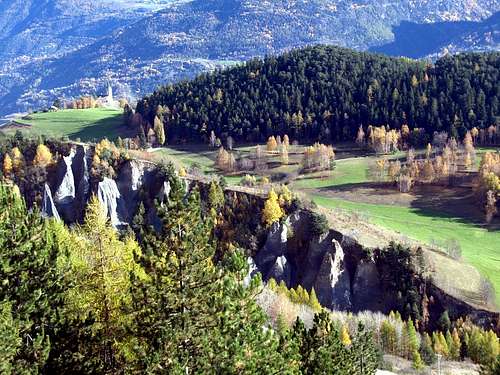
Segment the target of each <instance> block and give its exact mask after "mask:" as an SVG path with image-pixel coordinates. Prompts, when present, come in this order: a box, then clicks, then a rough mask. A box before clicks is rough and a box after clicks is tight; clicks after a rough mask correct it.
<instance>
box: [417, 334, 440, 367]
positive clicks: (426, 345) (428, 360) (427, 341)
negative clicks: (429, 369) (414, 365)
mask: <svg viewBox="0 0 500 375" xmlns="http://www.w3.org/2000/svg"><path fill="white" fill-rule="evenodd" d="M420 356H421V358H422V360H423V361H424V362H425V364H427V365H432V364H433V363H434V362H436V354H435V353H434V350H433V348H432V339H431V337H430V336H429V334H428V333H427V332H425V333H424V335H423V338H422V341H421V343H420Z"/></svg>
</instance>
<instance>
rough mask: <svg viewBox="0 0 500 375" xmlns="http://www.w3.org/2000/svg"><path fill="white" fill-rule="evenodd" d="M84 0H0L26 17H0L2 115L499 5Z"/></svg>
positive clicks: (425, 0) (378, 37)
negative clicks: (58, 99)
mask: <svg viewBox="0 0 500 375" xmlns="http://www.w3.org/2000/svg"><path fill="white" fill-rule="evenodd" d="M82 2H83V0H43V4H45V5H44V6H43V7H42V8H43V11H41V10H40V5H37V4H41V3H39V2H35V1H31V2H28V3H26V4H31V5H23V4H24V2H21V1H20V0H6V2H3V3H2V5H1V6H3V7H6V5H5V4H11V7H10V8H9V9H11V8H12V7H14V8H16V7H17V9H19V11H18V13H19V14H26V15H27V16H26V17H25V18H23V17H17V18H15V17H14V18H15V19H16V20H17V21H15V20H9V17H8V14H11V13H12V14H13V12H12V10H10V11H9V12H6V13H5V14H4V13H3V12H2V13H1V14H0V30H2V33H1V34H0V40H2V41H3V42H4V43H5V45H6V46H7V48H5V49H4V52H3V55H4V56H3V61H4V62H3V63H0V114H1V113H8V112H11V111H13V110H15V109H18V108H19V109H28V108H30V107H33V106H34V107H37V106H40V105H43V104H46V103H49V102H50V101H51V100H53V99H54V98H56V97H59V96H63V97H64V96H69V97H71V96H75V95H80V94H82V93H93V94H95V93H100V92H101V90H102V88H103V87H104V85H105V83H106V82H107V80H108V79H112V80H113V82H114V86H117V87H116V89H117V91H118V92H120V93H121V94H123V95H128V96H136V95H143V94H145V93H147V92H150V91H152V90H153V89H154V88H155V87H156V85H157V84H158V82H159V81H160V82H163V81H165V80H166V81H176V80H179V79H183V78H189V77H192V76H194V75H195V74H197V73H199V72H201V71H204V70H211V69H214V68H216V67H220V66H224V65H226V64H231V63H234V62H239V61H244V60H247V59H250V58H252V57H255V56H263V55H266V54H276V53H280V52H282V51H285V50H288V49H290V48H296V47H302V46H306V45H311V44H318V43H322V44H334V45H340V46H348V47H351V48H356V49H360V50H365V49H368V48H370V47H375V46H378V45H381V44H386V43H388V42H390V41H391V40H392V38H393V27H395V26H397V25H399V24H400V23H401V22H402V21H409V22H414V23H415V22H416V23H426V24H428V23H434V22H442V21H455V20H461V21H464V20H466V21H481V20H483V19H485V18H487V17H489V16H491V15H492V14H493V13H494V12H495V11H498V10H500V4H499V3H498V2H497V1H495V0H478V1H474V2H471V1H469V0H404V1H398V2H394V1H390V0H381V1H374V0H363V1H357V2H355V1H352V0H273V1H270V0H193V1H180V0H178V1H169V0H164V1H159V2H158V1H148V0H142V1H138V0H137V1H134V0H100V1H98V2H94V3H93V5H92V6H91V7H90V8H88V9H87V8H85V7H82V6H81V4H82ZM83 3H85V4H87V2H83ZM12 4H13V5H12ZM5 9H7V8H5ZM156 9H160V10H159V11H158V12H152V10H156ZM41 19H42V20H44V21H43V22H40V20H41ZM75 25H78V27H75ZM474 25H475V24H474ZM493 27H497V26H495V25H494V26H493ZM51 30H52V31H51ZM396 31H397V30H396ZM431 44H432V43H431ZM442 48H443V46H442V45H441V44H439V43H437V45H436V46H435V48H434V49H432V50H431V51H424V52H430V53H426V54H425V55H432V54H435V53H438V52H439V51H440V50H441V49H442ZM474 48H475V47H474ZM492 48H493V49H494V48H497V47H496V46H495V45H489V44H487V43H486V47H485V49H492ZM464 49H467V47H464ZM409 52H412V50H410V51H409ZM420 52H422V51H421V50H419V51H418V53H417V54H414V55H418V57H420V56H425V55H422V54H419V53H420ZM0 57H2V53H1V52H0Z"/></svg>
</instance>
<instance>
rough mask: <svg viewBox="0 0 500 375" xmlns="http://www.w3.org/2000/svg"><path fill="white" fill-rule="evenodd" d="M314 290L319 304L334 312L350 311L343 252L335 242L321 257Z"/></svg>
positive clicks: (347, 277) (349, 292) (349, 295)
mask: <svg viewBox="0 0 500 375" xmlns="http://www.w3.org/2000/svg"><path fill="white" fill-rule="evenodd" d="M314 290H315V291H316V294H317V296H318V300H319V302H320V303H321V304H322V305H323V306H328V307H329V308H331V309H334V310H351V309H352V301H351V294H352V293H351V284H350V277H349V272H348V270H347V268H346V267H345V264H344V250H343V249H342V247H341V246H340V244H339V243H338V242H337V241H336V240H332V243H331V247H330V249H328V251H327V252H326V254H325V255H324V257H323V260H322V262H321V266H320V267H319V270H318V272H317V275H316V280H315V282H314Z"/></svg>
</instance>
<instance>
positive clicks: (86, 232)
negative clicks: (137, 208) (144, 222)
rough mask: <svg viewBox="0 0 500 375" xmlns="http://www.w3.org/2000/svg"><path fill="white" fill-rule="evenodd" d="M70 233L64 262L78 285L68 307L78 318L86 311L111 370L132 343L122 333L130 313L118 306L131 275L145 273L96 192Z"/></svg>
mask: <svg viewBox="0 0 500 375" xmlns="http://www.w3.org/2000/svg"><path fill="white" fill-rule="evenodd" d="M70 236H73V237H72V238H71V242H72V243H73V246H72V251H71V253H70V256H69V262H70V264H71V267H72V273H73V276H74V278H75V280H77V283H76V285H78V287H76V288H74V289H71V290H70V291H69V292H68V296H69V297H68V305H69V309H70V311H71V314H72V315H73V316H74V317H75V318H78V319H81V320H82V321H85V320H86V319H88V318H89V316H91V317H92V318H93V319H95V323H94V324H93V327H92V331H93V333H94V334H95V335H96V337H101V338H102V340H101V342H100V343H99V344H98V346H99V347H98V348H96V351H97V352H98V355H99V356H100V357H101V360H102V361H103V363H105V365H106V367H107V368H108V370H112V369H113V368H114V366H115V365H116V363H117V362H119V361H120V358H121V357H122V356H126V355H127V352H128V351H129V347H130V345H131V343H129V342H128V340H129V339H128V338H127V337H128V335H127V332H126V330H127V327H128V326H129V324H130V316H129V315H127V314H124V313H123V311H125V310H126V309H127V307H129V306H130V304H131V303H132V297H131V294H130V276H131V275H134V276H135V277H139V278H146V276H145V273H144V271H143V269H142V268H141V267H140V266H139V265H138V264H137V263H136V262H135V257H137V256H139V255H140V254H141V250H140V248H139V246H138V244H137V243H136V242H135V240H134V239H132V238H130V237H128V238H126V239H125V240H123V241H121V240H120V239H119V238H118V232H117V231H116V230H115V229H114V228H113V227H111V225H110V222H109V220H108V218H107V216H106V213H105V211H104V209H103V207H102V206H101V204H100V202H99V201H98V200H97V198H96V197H95V196H94V197H92V198H91V200H90V203H89V205H88V206H87V212H86V215H85V221H84V224H83V225H82V226H80V227H78V228H77V229H76V231H75V233H72V234H70Z"/></svg>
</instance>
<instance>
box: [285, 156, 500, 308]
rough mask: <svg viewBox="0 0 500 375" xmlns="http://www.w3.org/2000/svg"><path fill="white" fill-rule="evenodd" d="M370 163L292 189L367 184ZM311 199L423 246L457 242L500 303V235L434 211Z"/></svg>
mask: <svg viewBox="0 0 500 375" xmlns="http://www.w3.org/2000/svg"><path fill="white" fill-rule="evenodd" d="M481 151H484V150H481ZM370 159H373V158H369V157H368V158H357V159H346V160H339V161H337V165H336V169H335V171H333V173H332V175H331V176H330V177H328V178H323V179H321V178H311V179H303V180H299V181H296V182H295V183H294V185H293V186H294V188H296V189H304V188H305V189H308V188H309V189H310V188H324V187H329V186H341V185H347V184H358V183H363V182H367V181H369V178H368V177H367V174H366V171H367V169H368V163H369V161H370ZM311 197H312V198H313V200H314V201H315V202H316V203H317V204H318V205H320V206H323V207H325V208H342V209H346V210H350V211H356V212H359V213H363V214H366V215H368V216H369V217H370V220H371V222H373V223H374V224H377V225H380V226H382V227H385V228H388V229H391V230H395V231H397V232H400V233H401V234H403V235H405V236H407V237H409V238H413V239H415V240H418V241H422V242H424V243H430V242H431V241H438V242H439V243H444V242H446V241H448V240H451V239H455V240H457V241H458V242H459V243H460V246H461V249H462V256H463V258H464V259H465V260H466V261H467V262H469V263H470V264H472V265H474V266H475V267H476V268H477V269H478V270H479V271H480V272H481V273H482V274H483V275H486V276H487V277H488V278H489V279H490V280H491V282H492V283H493V285H494V287H495V290H496V299H497V301H500V231H488V230H487V229H485V228H483V227H480V226H477V225H475V224H474V223H471V222H468V221H467V220H464V219H461V218H455V217H451V216H447V215H443V214H442V213H440V212H436V211H431V210H422V209H416V208H411V207H399V206H387V205H375V204H368V203H359V202H350V201H345V200H341V199H335V198H330V197H325V196H321V195H318V194H314V195H312V196H311Z"/></svg>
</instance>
